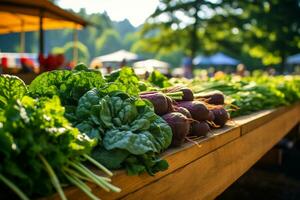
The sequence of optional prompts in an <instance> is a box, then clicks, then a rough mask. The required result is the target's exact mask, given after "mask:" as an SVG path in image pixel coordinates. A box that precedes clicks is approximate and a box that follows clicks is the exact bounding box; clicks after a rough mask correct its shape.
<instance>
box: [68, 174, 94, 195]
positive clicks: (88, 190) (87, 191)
mask: <svg viewBox="0 0 300 200" xmlns="http://www.w3.org/2000/svg"><path fill="white" fill-rule="evenodd" d="M64 175H65V177H66V178H67V179H68V180H69V181H70V182H71V183H72V184H74V185H75V186H77V187H78V188H79V189H81V190H82V191H83V192H84V193H85V194H86V195H87V196H89V197H90V198H91V199H92V200H100V199H99V198H98V197H96V196H95V195H94V194H93V193H92V192H91V188H89V187H88V186H87V185H85V184H84V183H82V181H80V180H79V179H77V180H76V179H75V178H74V177H71V176H69V175H67V174H64Z"/></svg>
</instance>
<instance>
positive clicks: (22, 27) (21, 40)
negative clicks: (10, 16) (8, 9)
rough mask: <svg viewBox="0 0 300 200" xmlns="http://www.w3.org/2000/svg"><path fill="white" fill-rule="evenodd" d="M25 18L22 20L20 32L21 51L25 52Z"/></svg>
mask: <svg viewBox="0 0 300 200" xmlns="http://www.w3.org/2000/svg"><path fill="white" fill-rule="evenodd" d="M24 25H25V22H24V20H21V32H20V53H24V52H25V32H24Z"/></svg>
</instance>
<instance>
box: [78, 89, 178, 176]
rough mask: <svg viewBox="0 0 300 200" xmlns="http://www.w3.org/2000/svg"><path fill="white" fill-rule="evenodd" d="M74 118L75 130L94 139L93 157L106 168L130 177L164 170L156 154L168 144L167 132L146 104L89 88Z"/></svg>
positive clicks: (163, 165)
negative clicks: (122, 169) (124, 168)
mask: <svg viewBox="0 0 300 200" xmlns="http://www.w3.org/2000/svg"><path fill="white" fill-rule="evenodd" d="M76 117H77V119H78V123H77V125H76V127H77V128H79V129H80V130H81V131H83V132H85V133H87V134H88V135H89V136H90V137H91V138H95V139H98V141H99V143H98V148H96V149H94V152H93V156H94V158H95V159H96V160H98V161H99V162H101V163H103V164H104V165H106V166H107V167H109V168H112V169H117V168H120V167H121V166H123V167H126V169H127V172H128V173H129V174H130V175H135V174H140V173H142V172H145V171H147V172H148V173H149V174H151V175H153V174H154V173H156V172H158V171H161V170H165V169H166V168H167V164H166V162H165V161H163V160H160V159H159V158H158V157H157V154H158V153H160V152H162V151H163V150H165V149H166V148H167V147H168V146H169V145H170V143H171V138H172V133H171V129H170V127H169V126H168V125H167V124H166V123H165V122H164V121H163V120H162V119H161V118H160V117H159V116H157V115H156V114H155V113H154V111H153V109H152V107H151V106H150V104H148V103H147V102H145V101H143V100H140V99H138V98H135V97H132V96H129V95H128V94H126V93H124V92H119V91H113V92H108V93H106V92H103V90H101V91H99V90H96V89H93V90H90V91H88V92H87V93H86V94H85V95H83V96H82V97H81V98H80V100H79V104H78V107H77V109H76Z"/></svg>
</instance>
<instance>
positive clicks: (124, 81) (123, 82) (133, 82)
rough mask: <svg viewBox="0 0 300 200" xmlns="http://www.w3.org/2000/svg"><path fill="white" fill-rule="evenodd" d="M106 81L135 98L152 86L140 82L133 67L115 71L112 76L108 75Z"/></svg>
mask: <svg viewBox="0 0 300 200" xmlns="http://www.w3.org/2000/svg"><path fill="white" fill-rule="evenodd" d="M105 79H106V81H107V82H108V83H113V84H114V85H116V86H117V87H118V90H120V91H123V92H126V93H128V94H130V95H135V96H137V95H138V93H139V92H140V91H145V90H147V89H148V87H150V86H151V85H149V84H147V83H145V82H143V81H140V79H139V77H138V76H137V75H136V74H135V73H134V70H133V69H132V68H131V67H123V68H121V69H118V70H115V71H113V72H112V73H111V74H108V75H106V76H105Z"/></svg>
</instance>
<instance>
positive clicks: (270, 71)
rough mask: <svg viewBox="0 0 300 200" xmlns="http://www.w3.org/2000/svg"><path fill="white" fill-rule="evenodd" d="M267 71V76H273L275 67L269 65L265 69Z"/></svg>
mask: <svg viewBox="0 0 300 200" xmlns="http://www.w3.org/2000/svg"><path fill="white" fill-rule="evenodd" d="M267 73H268V75H269V76H275V75H276V70H275V68H273V67H270V68H269V69H268V70H267Z"/></svg>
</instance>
